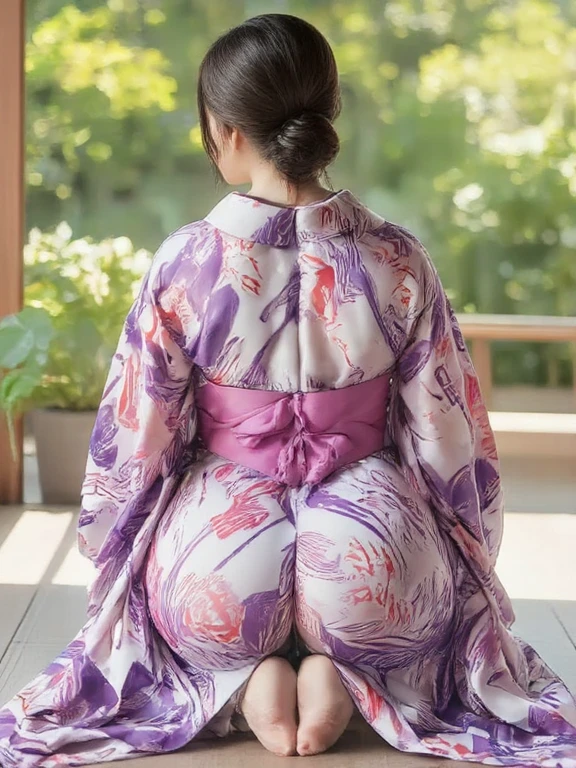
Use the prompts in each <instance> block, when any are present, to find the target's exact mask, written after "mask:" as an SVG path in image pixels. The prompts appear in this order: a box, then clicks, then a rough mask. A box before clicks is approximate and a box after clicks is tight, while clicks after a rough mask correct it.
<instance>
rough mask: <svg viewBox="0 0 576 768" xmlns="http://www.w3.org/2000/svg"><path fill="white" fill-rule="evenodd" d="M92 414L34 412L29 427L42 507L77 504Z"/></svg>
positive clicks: (92, 424) (84, 412) (84, 466)
mask: <svg viewBox="0 0 576 768" xmlns="http://www.w3.org/2000/svg"><path fill="white" fill-rule="evenodd" d="M95 421H96V411H64V410H59V409H51V410H42V411H34V412H33V414H32V424H33V428H34V437H35V439H36V455H37V457H38V471H39V475H40V490H41V492H42V502H43V503H44V504H78V503H79V502H80V492H81V488H82V482H83V480H84V473H85V471H86V460H87V458H88V447H89V444H90V436H91V434H92V430H93V429H94V422H95Z"/></svg>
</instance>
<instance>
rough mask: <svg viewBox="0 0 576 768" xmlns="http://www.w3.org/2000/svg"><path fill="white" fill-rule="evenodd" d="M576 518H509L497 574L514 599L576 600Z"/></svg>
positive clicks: (506, 522) (532, 516)
mask: <svg viewBox="0 0 576 768" xmlns="http://www.w3.org/2000/svg"><path fill="white" fill-rule="evenodd" d="M575 546H576V515H553V514H545V515H539V514H534V513H531V514H508V515H506V516H505V519H504V539H503V542H502V549H501V550H500V557H499V558H498V565H497V568H496V571H497V573H498V575H499V577H500V579H501V580H502V583H503V584H504V587H505V588H506V590H507V592H508V594H509V595H510V597H511V598H513V599H527V600H576V564H575V558H574V549H575Z"/></svg>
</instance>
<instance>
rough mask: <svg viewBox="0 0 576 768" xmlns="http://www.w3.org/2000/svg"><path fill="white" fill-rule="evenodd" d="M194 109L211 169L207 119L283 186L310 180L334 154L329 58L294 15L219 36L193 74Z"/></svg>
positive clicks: (334, 101) (334, 82)
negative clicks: (268, 166) (245, 146)
mask: <svg viewBox="0 0 576 768" xmlns="http://www.w3.org/2000/svg"><path fill="white" fill-rule="evenodd" d="M198 108H199V113H200V122H201V128H202V137H203V141H204V146H205V148H206V151H207V153H208V155H209V156H210V158H211V159H212V160H213V161H214V162H215V161H216V157H217V150H216V145H215V143H214V139H213V137H212V136H211V133H210V128H209V121H208V114H211V115H212V117H213V118H214V119H215V120H216V122H217V123H218V124H219V126H222V127H224V128H237V129H238V130H239V131H241V132H242V133H243V134H244V135H245V136H246V138H247V139H248V140H249V141H250V142H252V144H253V145H254V146H255V147H256V149H257V150H258V151H259V153H260V154H261V156H262V158H263V159H264V160H267V161H269V162H271V163H272V164H273V165H274V166H275V168H276V170H277V171H278V173H279V174H280V175H281V176H282V177H283V178H284V179H285V180H286V181H287V182H288V183H290V184H294V185H300V184H304V183H307V182H309V181H312V180H314V179H317V178H318V177H319V176H320V175H322V173H323V172H324V171H325V170H326V168H327V166H328V165H330V163H331V162H332V161H333V160H334V159H335V158H336V155H337V154H338V150H339V141H338V135H337V134H336V131H335V130H334V127H333V125H332V123H333V121H334V120H335V119H336V117H337V116H338V113H339V111H340V86H339V81H338V70H337V67H336V61H335V59H334V54H333V53H332V50H331V48H330V45H329V44H328V42H327V40H326V38H325V37H324V36H323V35H322V34H321V33H320V32H319V31H318V30H317V29H316V28H315V27H313V26H312V25H311V24H309V23H308V22H306V21H304V20H303V19H299V18H296V17H295V16H289V15H284V14H266V15H264V16H257V17H255V18H253V19H248V21H245V22H244V23H243V24H241V25H240V26H238V27H235V28H234V29H232V30H230V31H229V32H227V33H226V34H224V35H223V36H222V37H220V38H219V39H218V40H217V41H216V42H215V43H214V44H213V45H212V47H211V48H210V49H209V51H208V53H207V54H206V56H205V58H204V60H203V62H202V65H201V67H200V75H199V81H198Z"/></svg>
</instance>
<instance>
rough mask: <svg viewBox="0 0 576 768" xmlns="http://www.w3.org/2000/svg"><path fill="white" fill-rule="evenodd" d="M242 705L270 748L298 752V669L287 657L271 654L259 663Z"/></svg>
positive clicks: (277, 751)
mask: <svg viewBox="0 0 576 768" xmlns="http://www.w3.org/2000/svg"><path fill="white" fill-rule="evenodd" d="M240 709H241V711H242V714H243V715H244V717H245V718H246V722H247V723H248V725H249V726H250V728H251V730H252V731H253V732H254V735H255V736H256V738H257V739H258V741H259V742H260V743H261V744H262V745H263V746H264V747H266V749H267V750H269V751H270V752H273V753H274V754H275V755H280V756H288V755H295V754H296V730H297V725H296V672H295V671H294V669H293V668H292V667H291V666H290V664H289V663H288V661H287V660H286V659H282V658H280V657H279V656H269V657H268V658H267V659H264V661H263V662H262V663H261V664H259V665H258V666H257V667H256V669H255V670H254V672H253V674H252V676H251V678H250V680H249V681H248V685H247V687H246V691H245V693H244V697H243V699H242V703H241V705H240Z"/></svg>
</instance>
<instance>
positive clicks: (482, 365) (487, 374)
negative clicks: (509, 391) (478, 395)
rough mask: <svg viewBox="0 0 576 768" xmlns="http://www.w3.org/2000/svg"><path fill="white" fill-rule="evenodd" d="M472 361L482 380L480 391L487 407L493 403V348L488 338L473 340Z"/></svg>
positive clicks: (479, 378)
mask: <svg viewBox="0 0 576 768" xmlns="http://www.w3.org/2000/svg"><path fill="white" fill-rule="evenodd" d="M472 361H473V363H474V368H475V369H476V373H477V375H478V380H479V382H480V391H481V392H482V398H483V400H484V403H485V404H486V407H487V408H490V407H491V405H492V350H491V349H490V342H489V341H488V339H473V340H472Z"/></svg>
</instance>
